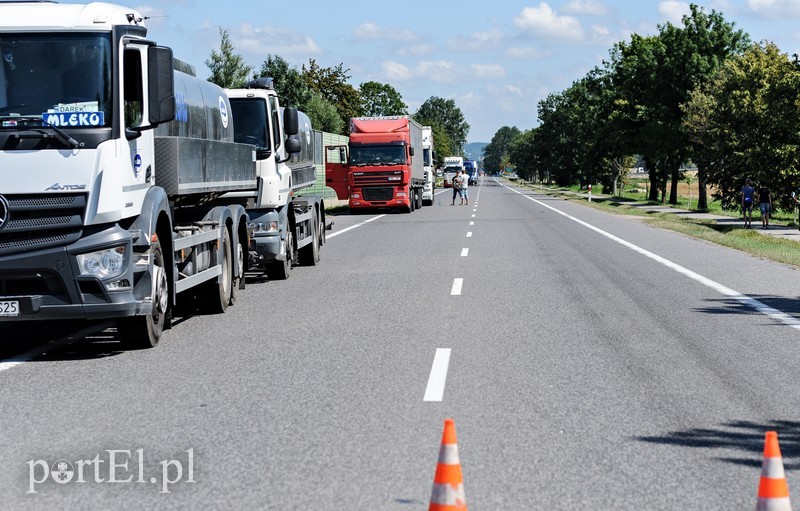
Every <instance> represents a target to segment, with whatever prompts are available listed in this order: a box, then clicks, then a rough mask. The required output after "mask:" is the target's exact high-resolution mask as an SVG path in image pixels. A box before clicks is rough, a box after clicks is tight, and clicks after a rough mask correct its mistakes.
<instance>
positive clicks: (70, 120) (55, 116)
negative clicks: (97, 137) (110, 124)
mask: <svg viewBox="0 0 800 511" xmlns="http://www.w3.org/2000/svg"><path fill="white" fill-rule="evenodd" d="M42 119H43V120H44V121H45V122H46V123H47V124H51V125H53V126H58V127H67V128H69V127H76V128H78V127H97V126H103V125H104V124H105V120H104V112H72V113H43V114H42Z"/></svg>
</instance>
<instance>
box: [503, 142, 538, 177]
mask: <svg viewBox="0 0 800 511" xmlns="http://www.w3.org/2000/svg"><path fill="white" fill-rule="evenodd" d="M508 159H509V161H510V162H511V165H513V166H514V168H515V169H516V170H517V175H519V177H521V178H522V179H526V180H529V181H531V180H536V181H539V182H542V181H544V179H543V176H542V174H541V173H539V171H538V162H537V160H536V130H535V129H531V130H527V131H523V132H522V133H520V135H519V136H518V137H516V138H515V139H514V140H512V141H511V143H510V144H509V147H508Z"/></svg>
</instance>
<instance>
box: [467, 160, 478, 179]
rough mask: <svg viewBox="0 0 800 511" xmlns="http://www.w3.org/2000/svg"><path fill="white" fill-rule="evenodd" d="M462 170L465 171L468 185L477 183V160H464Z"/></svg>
mask: <svg viewBox="0 0 800 511" xmlns="http://www.w3.org/2000/svg"><path fill="white" fill-rule="evenodd" d="M464 172H466V173H467V178H468V180H469V182H468V184H469V185H475V184H478V162H477V161H475V160H464Z"/></svg>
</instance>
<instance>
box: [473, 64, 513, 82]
mask: <svg viewBox="0 0 800 511" xmlns="http://www.w3.org/2000/svg"><path fill="white" fill-rule="evenodd" d="M469 68H470V69H471V70H472V71H474V73H475V74H474V76H475V78H483V79H500V78H505V77H506V70H505V69H504V68H503V66H501V65H499V64H472V65H471V66H469Z"/></svg>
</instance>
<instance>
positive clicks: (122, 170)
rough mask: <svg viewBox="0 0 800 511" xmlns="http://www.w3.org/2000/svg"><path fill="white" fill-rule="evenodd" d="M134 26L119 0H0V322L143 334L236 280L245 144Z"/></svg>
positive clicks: (222, 104)
mask: <svg viewBox="0 0 800 511" xmlns="http://www.w3.org/2000/svg"><path fill="white" fill-rule="evenodd" d="M146 34H147V29H146V27H145V25H144V22H143V16H142V14H141V13H140V12H137V11H136V10H134V9H130V8H127V7H121V6H116V5H112V4H106V3H91V4H88V5H72V4H70V5H66V4H56V3H52V2H42V3H35V2H34V3H31V2H19V3H16V2H10V3H8V2H3V3H0V55H2V59H0V169H2V173H0V321H19V320H54V321H58V320H62V319H112V318H113V319H116V323H117V326H118V335H119V337H120V339H121V340H122V341H123V342H124V343H126V344H127V345H129V346H135V347H152V346H155V345H156V344H157V343H158V342H159V340H160V339H161V337H162V332H163V330H164V329H165V328H168V327H169V324H170V319H171V314H172V310H173V308H174V307H175V306H176V305H181V304H184V303H193V304H197V305H198V306H200V307H202V308H204V309H207V310H209V311H214V312H224V311H225V310H226V308H227V307H228V306H229V305H231V304H233V303H234V302H235V300H236V295H237V290H238V289H241V288H243V287H244V283H245V280H244V272H245V270H246V264H247V259H246V254H247V252H248V248H249V244H248V215H247V213H246V210H245V206H246V202H245V201H244V200H242V199H241V198H238V197H235V196H232V195H231V194H233V195H235V194H237V193H246V194H252V193H253V192H254V191H256V190H258V187H259V182H260V181H259V176H258V174H257V168H256V156H257V155H256V153H257V150H256V147H255V146H254V145H251V144H242V143H237V142H235V141H234V125H233V124H234V123H233V122H232V120H231V112H232V110H231V104H230V102H229V100H228V97H227V94H226V93H225V92H224V90H223V89H221V88H219V87H217V86H216V85H213V84H211V83H209V82H207V81H205V80H201V79H198V78H197V77H196V76H195V75H194V72H193V69H192V68H191V67H190V66H187V65H184V64H181V63H180V62H179V61H177V60H174V59H173V56H172V51H171V50H170V49H169V48H166V47H161V46H158V45H156V44H155V43H154V42H152V41H149V40H148V39H146ZM283 122H284V129H285V131H286V132H287V133H289V134H292V132H295V133H296V131H297V129H298V128H297V124H298V121H297V115H296V111H293V110H291V109H287V110H286V113H285V118H284V121H283ZM293 140H294V139H293ZM288 146H290V147H284V151H286V152H296V151H298V150H299V149H300V148H299V147H297V142H296V141H295V142H290V143H288ZM274 157H277V158H279V159H284V158H285V157H284V156H283V155H282V154H275V155H274ZM0 328H1V327H0Z"/></svg>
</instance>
